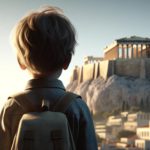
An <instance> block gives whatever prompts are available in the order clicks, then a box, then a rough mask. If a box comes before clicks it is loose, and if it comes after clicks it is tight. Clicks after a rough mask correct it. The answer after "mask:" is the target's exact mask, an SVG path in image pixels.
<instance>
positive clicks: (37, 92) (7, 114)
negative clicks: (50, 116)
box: [0, 78, 97, 150]
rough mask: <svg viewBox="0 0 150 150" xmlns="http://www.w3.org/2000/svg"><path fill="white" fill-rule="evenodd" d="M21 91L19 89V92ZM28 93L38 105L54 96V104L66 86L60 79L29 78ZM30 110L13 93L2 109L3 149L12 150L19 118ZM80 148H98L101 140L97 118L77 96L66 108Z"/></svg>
mask: <svg viewBox="0 0 150 150" xmlns="http://www.w3.org/2000/svg"><path fill="white" fill-rule="evenodd" d="M17 94H18V93H17ZM19 94H24V95H26V96H27V97H30V98H29V100H30V102H31V104H32V105H34V106H35V107H37V106H39V105H40V103H41V99H42V98H43V97H44V98H46V99H48V100H50V104H52V105H51V106H53V105H55V104H56V103H57V101H58V100H59V99H60V98H61V97H62V96H63V95H64V94H65V88H64V86H63V84H62V82H61V81H60V80H58V79H53V80H51V79H49V78H39V79H32V80H29V81H28V83H27V86H26V88H25V91H23V92H20V93H19ZM24 113H26V112H25V110H24V108H23V106H20V105H19V104H18V102H17V101H16V100H15V99H14V98H13V96H12V97H10V98H9V99H8V100H7V101H6V103H5V105H4V107H3V109H2V110H1V113H0V150H11V145H12V142H13V138H14V135H15V133H16V131H17V128H18V124H19V120H20V119H21V117H22V115H23V114H24ZM65 114H66V116H67V119H68V122H69V125H70V128H71V131H72V135H73V138H74V141H75V145H76V149H77V150H97V141H96V136H95V130H94V125H93V120H92V118H91V115H90V112H89V109H88V107H87V105H86V104H85V102H84V101H83V100H82V99H81V98H77V99H76V100H74V101H73V102H72V103H71V104H70V105H69V107H68V109H67V110H66V112H65Z"/></svg>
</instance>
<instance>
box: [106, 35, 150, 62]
mask: <svg viewBox="0 0 150 150" xmlns="http://www.w3.org/2000/svg"><path fill="white" fill-rule="evenodd" d="M149 57H150V38H143V37H138V36H131V37H129V38H121V39H117V40H115V41H114V42H113V43H112V44H111V45H109V46H107V47H106V48H105V49H104V59H105V60H114V59H131V58H149Z"/></svg>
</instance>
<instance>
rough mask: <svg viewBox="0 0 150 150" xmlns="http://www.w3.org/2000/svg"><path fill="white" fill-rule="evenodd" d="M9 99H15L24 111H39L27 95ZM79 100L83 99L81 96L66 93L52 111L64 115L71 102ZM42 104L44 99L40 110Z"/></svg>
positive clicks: (14, 96)
mask: <svg viewBox="0 0 150 150" xmlns="http://www.w3.org/2000/svg"><path fill="white" fill-rule="evenodd" d="M9 98H13V99H14V101H15V102H16V103H17V104H18V105H19V106H20V107H21V108H23V110H24V111H30V110H32V111H37V108H35V106H33V104H32V103H31V101H30V100H29V97H27V96H26V94H25V93H23V94H22V93H21V94H17V95H13V96H10V97H9ZM9 98H8V99H9ZM77 98H81V96H79V95H77V94H74V93H71V92H66V93H65V95H64V96H62V97H61V98H60V100H59V101H58V102H57V103H56V104H55V105H54V106H53V108H52V111H55V112H57V111H58V112H63V113H64V112H65V111H66V110H67V108H68V107H69V105H70V104H71V102H73V101H74V100H75V99H77ZM46 101H47V100H46ZM47 102H48V101H47ZM42 103H43V99H41V105H40V106H38V108H41V106H42V105H43V104H42ZM50 110H51V109H50Z"/></svg>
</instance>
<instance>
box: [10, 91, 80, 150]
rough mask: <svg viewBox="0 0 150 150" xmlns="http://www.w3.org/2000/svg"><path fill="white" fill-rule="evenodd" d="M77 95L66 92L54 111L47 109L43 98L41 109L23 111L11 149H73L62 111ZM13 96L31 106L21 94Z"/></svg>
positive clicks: (47, 105) (47, 104) (47, 106)
mask: <svg viewBox="0 0 150 150" xmlns="http://www.w3.org/2000/svg"><path fill="white" fill-rule="evenodd" d="M77 97H79V96H78V95H76V94H73V93H70V92H66V94H65V96H63V97H62V98H61V100H60V101H59V102H58V103H57V104H56V106H55V110H54V111H49V101H48V100H46V99H43V100H42V107H41V111H38V112H29V113H25V114H24V115H23V116H22V118H21V119H20V121H19V125H18V130H17V132H16V135H15V137H14V140H13V143H12V147H11V150H75V144H74V140H73V136H72V133H71V130H70V128H69V123H68V120H67V117H66V115H65V114H64V112H65V110H66V109H67V107H68V106H69V104H70V103H71V102H72V101H73V100H75V99H76V98H77ZM14 98H15V100H16V101H17V102H18V103H20V105H22V106H26V107H27V108H28V107H31V104H30V103H29V101H27V100H26V101H25V100H24V99H23V98H22V96H20V98H18V97H14Z"/></svg>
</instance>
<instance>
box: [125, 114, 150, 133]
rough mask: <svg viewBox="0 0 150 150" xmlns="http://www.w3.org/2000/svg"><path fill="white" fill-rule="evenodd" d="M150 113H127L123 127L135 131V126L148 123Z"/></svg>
mask: <svg viewBox="0 0 150 150" xmlns="http://www.w3.org/2000/svg"><path fill="white" fill-rule="evenodd" d="M149 120H150V113H144V112H138V113H134V114H128V117H127V121H126V122H125V123H124V129H125V130H130V131H136V128H137V127H142V126H147V125H149Z"/></svg>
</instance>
